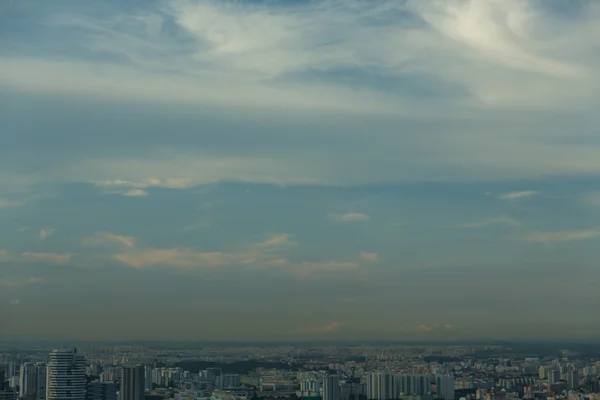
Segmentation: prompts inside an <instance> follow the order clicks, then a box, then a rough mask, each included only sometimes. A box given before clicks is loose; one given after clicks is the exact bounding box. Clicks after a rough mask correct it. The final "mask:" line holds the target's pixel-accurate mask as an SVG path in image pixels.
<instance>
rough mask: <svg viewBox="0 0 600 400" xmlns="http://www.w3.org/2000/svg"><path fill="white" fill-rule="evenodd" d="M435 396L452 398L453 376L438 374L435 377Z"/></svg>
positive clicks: (445, 399) (452, 399)
mask: <svg viewBox="0 0 600 400" xmlns="http://www.w3.org/2000/svg"><path fill="white" fill-rule="evenodd" d="M435 388H436V394H437V396H436V397H441V398H443V399H444V400H454V376H453V375H438V376H436V377H435Z"/></svg>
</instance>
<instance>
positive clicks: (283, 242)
mask: <svg viewBox="0 0 600 400" xmlns="http://www.w3.org/2000/svg"><path fill="white" fill-rule="evenodd" d="M296 244H297V243H296V242H294V241H293V240H291V239H290V235H289V234H287V233H281V234H277V235H271V236H269V238H268V239H267V240H265V241H264V242H261V243H258V245H257V246H258V247H259V248H263V249H266V248H269V249H282V248H289V247H290V246H294V245H296Z"/></svg>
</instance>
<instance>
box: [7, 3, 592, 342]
mask: <svg viewBox="0 0 600 400" xmlns="http://www.w3.org/2000/svg"><path fill="white" fill-rule="evenodd" d="M0 26H2V34H1V35H0V120H1V121H2V130H1V131H0V139H1V140H2V142H1V143H2V146H0V221H2V223H1V224H0V240H1V242H0V243H2V248H3V249H5V250H2V251H0V287H2V290H0V313H2V312H7V315H9V316H10V317H11V318H12V320H11V321H10V322H11V323H10V324H8V325H9V329H10V331H9V333H8V334H9V335H14V336H18V337H21V336H22V335H23V334H28V333H31V332H35V333H39V334H41V335H43V334H48V335H64V334H69V335H71V337H72V336H73V335H75V336H77V335H81V336H82V337H86V338H89V337H93V336H94V335H96V336H97V337H103V336H105V337H108V336H111V337H119V338H139V337H141V336H144V335H146V337H148V336H151V335H156V336H158V337H159V338H164V337H169V338H175V337H176V336H177V337H178V338H183V337H184V336H185V337H186V338H194V339H198V338H200V337H202V338H219V339H221V340H222V339H223V338H225V337H227V336H228V335H232V336H233V335H239V330H238V329H235V328H236V326H237V325H235V326H234V325H232V324H233V322H232V321H235V324H238V325H239V323H243V324H244V326H245V329H244V335H247V337H248V338H249V337H252V338H259V339H261V340H264V338H265V332H267V333H268V334H269V335H272V338H288V339H289V338H291V337H295V336H294V335H298V336H302V337H301V339H302V338H306V337H310V338H327V339H332V338H335V339H350V338H354V339H360V340H365V339H371V338H379V339H390V338H393V339H398V338H401V337H402V338H404V337H406V338H420V337H423V336H424V335H426V336H427V337H428V338H442V339H448V338H460V339H464V338H470V337H475V336H477V337H492V336H493V337H510V336H511V335H517V334H518V335H521V336H523V337H529V338H540V337H550V336H552V337H555V338H556V337H558V338H561V339H564V338H565V337H574V336H577V337H579V338H593V337H595V336H594V335H596V334H597V332H598V330H599V329H600V326H598V323H597V321H592V320H589V319H587V320H582V319H580V318H579V317H578V315H579V314H581V315H592V314H593V313H594V312H596V309H595V308H594V306H595V305H596V304H598V302H600V297H599V296H600V294H598V291H597V286H598V282H600V280H599V279H600V276H599V274H600V273H599V269H598V268H597V265H598V260H599V259H600V250H599V249H600V246H598V238H599V237H600V235H599V234H598V231H599V229H598V227H600V209H599V208H598V207H597V205H598V204H600V202H599V201H598V194H597V193H596V192H595V191H596V187H597V182H598V176H600V153H599V149H600V139H599V137H598V134H597V133H598V126H600V119H599V117H598V113H597V109H599V108H600V55H599V53H598V51H597V44H598V40H599V38H600V28H599V27H600V5H599V4H598V3H597V2H590V1H584V0H581V1H579V0H575V1H570V2H568V3H566V2H560V1H558V0H548V1H543V2H540V1H535V0H489V1H479V0H461V1H456V0H435V1H420V0H406V1H397V0H372V1H371V0H353V1H346V0H315V1H308V2H305V1H303V2H299V1H279V2H264V1H251V0H239V1H238V0H236V1H229V0H225V1H216V0H215V1H211V0H173V1H153V2H136V3H135V6H133V3H130V2H81V1H71V0H64V1H60V2H57V1H52V2H50V1H49V2H43V3H40V4H38V5H37V6H36V7H35V8H31V7H30V6H29V5H27V3H26V2H18V1H13V2H9V4H6V5H3V12H2V13H0ZM540 244H541V245H540ZM515 276H519V279H517V280H515ZM532 282H542V283H543V284H540V285H532V284H531V283H532ZM506 287H510V288H511V293H513V294H512V295H511V296H506ZM548 292H552V293H568V294H569V296H566V295H565V296H561V295H557V296H552V297H551V298H548V296H547V293H548ZM157 293H159V294H160V295H157ZM107 298H109V299H114V300H115V301H118V302H119V304H121V306H122V307H121V308H119V309H118V310H108V309H107V307H106V299H107ZM539 298H545V299H546V300H545V301H544V302H543V305H540V304H541V303H540V302H539V301H537V300H538V299H539ZM273 299H277V300H276V301H274V300H273ZM415 299H417V300H418V301H415ZM398 304H410V305H411V307H398V306H397V305H398ZM9 306H12V307H16V306H18V309H19V312H18V313H15V312H13V311H14V310H12V309H9V308H8V307H9ZM549 307H550V308H552V309H553V310H555V312H556V313H555V314H553V315H549V314H548V313H546V312H545V311H546V310H547V309H548V308H549ZM173 309H177V310H181V314H178V313H173V312H171V311H172V310H173ZM574 309H576V310H578V311H579V312H580V313H579V314H578V313H575V314H574V313H572V312H571V311H572V310H574ZM57 310H59V311H60V313H59V312H58V311H57ZM514 310H521V311H519V312H518V313H515V311H514ZM109 313H110V315H108V314H109ZM558 314H560V315H563V316H564V318H562V319H561V321H560V322H557V321H556V319H555V318H554V315H558ZM131 315H136V317H139V318H136V321H135V322H136V323H135V324H133V323H132V322H131V318H130V316H131ZM156 315H161V319H160V321H159V322H156V321H157V319H156ZM189 315H194V316H197V317H198V318H197V320H196V319H194V318H189ZM390 315H394V318H389V316H390ZM90 316H94V317H93V318H91V317H90ZM224 316H227V318H225V317H224ZM423 316H427V318H425V319H424V318H423ZM104 317H106V318H111V321H117V322H116V323H115V324H112V326H111V330H110V331H108V330H106V328H105V327H103V326H102V325H101V324H100V325H99V322H101V321H102V320H103V318H104ZM73 321H76V322H77V324H74V323H73ZM247 321H251V323H246V322H247ZM298 321H303V323H305V325H306V326H305V327H302V328H298ZM398 321H402V324H399V323H398ZM473 321H476V322H473ZM181 324H186V326H188V327H189V329H186V330H185V332H184V331H177V332H174V331H173V330H170V329H167V328H166V327H170V326H179V325H181ZM400 325H401V326H400ZM514 325H519V326H522V328H523V329H520V330H519V332H518V333H515V332H514V330H512V329H511V330H507V329H506V326H511V327H512V326H514ZM365 327H368V328H365ZM61 329H62V331H60V332H59V330H61ZM232 332H233V333H232ZM0 339H1V338H0ZM237 339H239V337H237ZM245 339H246V338H245Z"/></svg>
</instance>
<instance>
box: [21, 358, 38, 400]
mask: <svg viewBox="0 0 600 400" xmlns="http://www.w3.org/2000/svg"><path fill="white" fill-rule="evenodd" d="M36 384H37V370H36V368H35V364H33V363H29V362H28V363H25V364H22V365H21V373H20V375H19V396H22V397H24V396H33V395H34V394H35V388H36Z"/></svg>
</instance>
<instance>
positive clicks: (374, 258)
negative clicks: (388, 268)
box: [360, 251, 381, 262]
mask: <svg viewBox="0 0 600 400" xmlns="http://www.w3.org/2000/svg"><path fill="white" fill-rule="evenodd" d="M360 258H361V259H362V260H364V261H369V262H380V261H381V258H379V254H377V253H369V252H365V251H363V252H361V253H360Z"/></svg>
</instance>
